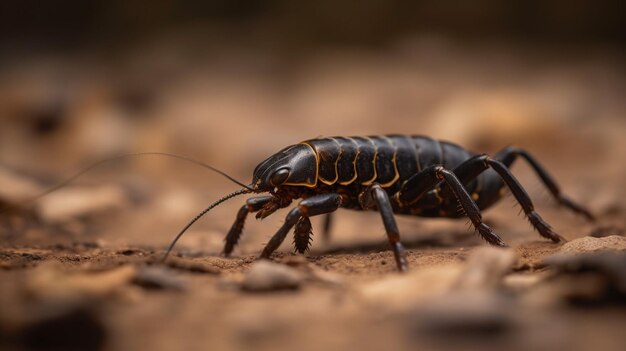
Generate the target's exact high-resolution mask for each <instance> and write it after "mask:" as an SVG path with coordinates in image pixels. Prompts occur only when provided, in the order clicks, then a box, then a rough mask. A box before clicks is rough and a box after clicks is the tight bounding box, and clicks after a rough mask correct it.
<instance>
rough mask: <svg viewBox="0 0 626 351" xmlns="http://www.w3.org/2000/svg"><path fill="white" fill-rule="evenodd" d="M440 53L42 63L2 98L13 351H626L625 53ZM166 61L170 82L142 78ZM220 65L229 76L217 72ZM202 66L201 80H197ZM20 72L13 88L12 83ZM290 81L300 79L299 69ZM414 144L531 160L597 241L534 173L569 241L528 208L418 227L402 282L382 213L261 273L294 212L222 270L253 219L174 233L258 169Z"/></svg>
mask: <svg viewBox="0 0 626 351" xmlns="http://www.w3.org/2000/svg"><path fill="white" fill-rule="evenodd" d="M568 50H569V51H567V50H566V51H561V50H559V51H556V50H551V49H550V48H519V47H518V48H511V47H502V46H498V45H495V46H490V45H484V46H480V47H472V48H468V47H466V46H463V45H459V44H458V43H457V44H455V43H449V42H446V41H441V40H436V39H433V38H426V39H422V40H417V39H415V40H405V41H401V42H398V43H396V44H394V45H390V46H389V47H388V48H386V49H385V50H382V51H377V52H369V51H339V52H336V51H324V52H320V53H315V54H314V55H311V56H310V58H308V59H306V60H299V61H297V62H290V61H288V60H287V59H286V58H284V57H274V56H272V55H269V54H268V53H266V52H259V51H257V50H256V49H255V48H248V47H246V48H240V47H233V48H229V49H228V50H224V52H222V53H220V54H219V55H214V54H213V52H212V51H210V50H207V51H206V52H201V53H199V54H198V55H195V53H194V55H191V54H190V53H184V54H181V53H180V51H179V48H176V47H173V48H172V47H168V46H164V47H161V46H159V47H151V46H150V45H147V46H146V47H144V48H140V49H137V50H136V52H131V53H128V54H126V55H125V56H123V57H117V60H116V61H115V63H113V64H112V63H110V62H103V60H100V59H97V58H93V57H80V58H76V57H40V58H37V59H33V60H30V61H20V62H13V63H12V64H11V65H8V66H5V69H4V72H3V79H2V80H1V81H0V92H1V94H0V96H2V99H1V100H0V109H1V110H2V111H3V113H2V116H4V117H2V119H1V120H0V121H1V123H2V127H1V129H0V203H2V205H3V210H2V213H1V214H0V268H1V269H0V281H1V282H2V283H1V284H0V340H1V341H0V348H2V349H3V350H4V349H6V350H13V349H15V350H35V349H59V350H70V349H80V350H171V349H189V350H198V349H204V350H235V349H255V350H275V349H296V348H297V349H299V350H309V349H311V350H319V349H327V350H330V349H348V348H351V349H355V350H370V349H371V350H380V349H479V348H480V349H502V348H507V349H570V350H590V349H593V350H623V349H624V347H626V346H625V345H626V335H624V332H623V331H624V325H625V324H626V309H625V306H624V302H626V260H625V255H626V254H625V253H624V251H626V238H625V237H624V230H625V228H626V220H625V215H624V213H625V211H626V200H625V199H626V192H625V190H624V189H625V188H626V187H625V186H626V182H625V179H626V166H624V164H625V161H626V160H625V158H624V155H625V154H626V139H625V138H624V135H625V134H624V132H625V131H626V103H625V102H624V91H626V75H625V74H624V73H625V72H624V66H623V62H624V60H623V59H624V58H623V55H621V54H620V53H616V52H612V51H610V50H606V49H603V48H597V49H595V48H594V49H593V50H587V49H585V50H582V49H576V48H572V49H568ZM146 53H151V54H153V57H157V58H159V59H158V60H157V59H155V60H153V61H150V62H149V63H146V62H144V61H142V60H141V59H140V58H141V57H144V55H145V54H146ZM208 53H211V55H213V56H210V57H209V56H208V55H209V54H208ZM190 57H193V59H191V58H190ZM6 67H8V68H6ZM285 67H288V68H289V69H285ZM383 133H406V134H427V135H431V136H434V137H438V138H443V139H447V140H451V141H454V142H457V143H459V144H461V145H464V146H466V147H468V148H470V149H472V150H474V151H476V152H495V151H497V150H498V149H500V148H502V147H504V146H506V145H509V144H515V145H517V146H519V147H523V148H525V149H527V150H529V151H530V152H531V153H532V154H534V155H535V156H536V157H537V158H538V159H539V160H540V161H541V162H542V164H544V165H545V166H546V168H547V169H548V170H549V171H550V172H551V173H552V174H553V175H554V177H555V178H556V179H557V181H558V183H559V184H560V185H561V187H562V189H563V191H564V193H566V194H568V196H570V197H571V198H572V199H575V200H576V201H577V202H578V203H580V204H584V205H585V206H587V207H588V208H589V209H590V210H591V211H592V212H593V213H594V215H595V216H596V217H597V219H596V221H595V222H593V223H592V222H589V221H587V220H585V219H584V218H582V217H580V216H576V215H575V214H572V213H570V212H569V211H567V210H566V209H563V208H559V207H558V206H557V205H556V204H555V201H554V200H553V199H552V198H551V197H550V194H549V193H548V192H547V191H546V189H545V187H543V185H542V184H541V182H540V181H539V179H538V177H537V176H536V174H534V173H533V172H532V170H531V169H530V167H528V165H526V164H524V163H523V162H521V161H518V162H517V163H516V164H515V165H514V167H513V171H514V173H515V174H516V176H518V178H519V179H520V181H521V183H522V184H524V186H525V187H526V189H527V190H528V192H529V194H530V196H531V197H532V199H533V201H534V203H535V205H536V207H537V209H538V212H539V213H540V214H541V216H542V217H543V218H544V219H546V221H548V222H549V223H550V224H551V225H552V226H553V228H554V229H555V230H556V231H557V232H558V233H560V234H561V235H562V236H564V237H565V238H567V239H568V240H569V242H568V243H565V244H554V243H552V242H550V241H547V240H545V239H543V238H541V237H540V236H539V235H538V234H537V233H536V232H533V230H532V228H531V226H530V225H529V224H528V222H527V221H526V220H525V219H524V218H523V215H519V214H518V211H519V207H515V205H514V200H513V198H512V197H511V196H508V197H506V198H504V199H503V200H502V201H500V202H499V203H498V204H497V205H496V206H494V207H493V208H492V209H489V210H487V211H485V213H484V218H485V220H486V222H487V223H489V224H490V225H491V226H492V227H493V228H494V229H495V231H496V232H497V233H499V234H500V235H501V236H502V238H503V239H504V240H505V241H506V242H507V243H508V244H509V245H510V248H508V249H495V248H490V247H488V244H486V243H485V242H483V241H482V240H481V239H480V238H479V237H478V236H477V235H475V234H473V232H472V231H471V230H468V229H467V223H466V222H465V220H459V221H454V220H447V219H424V218H413V217H399V218H398V222H399V226H400V230H401V235H402V241H403V242H404V244H405V246H406V247H407V255H408V260H409V264H410V270H409V272H408V273H406V274H400V273H398V272H396V269H395V264H394V260H393V255H392V253H391V251H390V250H389V249H388V244H387V242H386V238H385V236H384V234H383V233H384V231H383V226H382V223H381V222H380V218H379V215H378V214H377V213H374V212H372V213H369V212H368V213H360V212H350V211H346V210H340V211H338V213H337V215H336V216H335V221H334V223H333V226H332V228H331V229H332V230H331V231H332V233H331V234H332V235H331V239H330V240H329V241H328V242H327V241H325V240H323V239H322V236H321V234H320V232H321V229H320V228H321V226H322V222H321V220H320V219H317V218H316V219H314V220H313V225H314V242H313V246H312V248H311V251H310V252H309V253H307V254H306V255H304V256H302V255H297V254H293V253H292V243H291V238H288V239H287V240H286V242H285V244H284V245H283V246H282V247H281V248H280V249H279V250H278V252H277V253H276V254H275V255H274V257H273V262H274V263H275V264H274V265H272V264H266V263H261V264H259V261H257V260H256V257H257V256H258V254H259V253H260V251H261V249H262V245H263V244H264V243H265V242H266V241H267V240H268V238H269V237H270V236H271V235H272V234H273V233H274V232H275V230H276V229H277V228H278V226H279V225H280V223H282V220H283V219H284V216H285V215H286V211H285V210H282V211H279V212H277V213H276V214H274V215H273V216H272V217H270V218H268V219H266V220H264V221H255V220H254V219H253V218H250V219H249V220H248V222H247V224H246V228H245V232H244V236H243V238H242V240H241V242H240V245H239V246H238V247H237V248H236V250H235V253H234V257H232V258H223V257H221V256H220V251H221V249H222V245H223V237H224V235H225V234H226V233H227V231H228V229H229V227H230V225H231V224H232V221H233V220H234V217H235V214H236V212H237V210H238V209H239V207H240V206H241V204H242V203H243V201H244V198H243V197H240V198H237V199H234V200H230V201H229V202H226V203H224V204H223V205H222V206H220V207H218V208H216V209H215V210H213V211H212V212H211V213H209V214H208V215H207V216H206V217H205V218H204V219H203V220H202V221H200V222H198V223H197V224H196V225H195V226H194V227H192V229H191V230H190V231H189V232H188V233H187V234H186V235H185V236H184V237H183V238H182V239H181V241H180V242H179V244H178V245H177V246H176V248H175V249H174V254H173V257H171V260H169V261H168V263H166V264H162V263H160V262H159V258H160V257H161V255H162V254H163V252H164V248H166V247H167V245H168V244H169V242H170V241H171V239H172V238H173V236H174V235H175V234H176V233H177V231H178V230H179V229H180V228H181V227H182V226H183V225H184V224H185V223H186V222H187V221H188V220H190V219H191V218H193V216H194V215H195V214H196V213H197V212H199V211H200V210H201V209H202V208H204V207H206V205H207V204H208V203H210V202H212V201H213V200H214V199H217V198H219V197H220V196H223V195H225V194H227V193H229V192H232V191H234V190H236V189H237V186H236V185H234V184H231V183H229V182H228V181H227V180H225V179H223V178H221V177H219V176H218V175H215V174H213V173H207V172H206V171H205V170H203V169H201V168H198V167H195V166H193V165H189V164H187V163H185V162H180V161H177V160H169V159H163V158H159V157H152V156H145V157H140V158H135V159H127V160H123V161H115V162H111V163H109V164H106V165H102V166H101V167H97V168H95V169H93V170H91V171H90V172H89V173H87V174H85V175H84V176H83V177H81V178H79V179H78V180H76V181H75V182H73V183H71V184H69V185H68V186H67V187H65V188H63V189H60V190H58V191H56V192H54V193H51V194H49V195H47V196H45V197H42V198H41V199H38V200H37V201H35V202H30V201H29V200H30V199H31V198H33V197H34V196H36V195H37V194H39V193H41V192H42V191H44V190H45V189H47V188H48V187H50V186H52V185H54V184H56V183H58V182H59V181H61V180H63V179H65V177H67V176H69V175H71V174H72V172H73V171H75V170H77V169H80V168H81V167H82V166H84V165H88V164H90V163H92V162H94V161H96V160H100V159H103V158H106V157H111V156H114V155H119V154H123V153H128V152H145V151H167V152H175V153H178V154H183V155H186V156H190V157H194V158H197V159H201V160H203V161H206V162H208V163H210V164H211V165H214V166H216V167H219V168H220V169H223V170H224V171H226V172H229V173H231V174H232V175H233V176H234V177H235V178H237V179H241V180H242V181H244V182H246V181H248V180H249V179H250V177H251V173H252V170H253V168H254V166H255V165H256V164H257V163H258V162H260V161H261V160H263V159H264V158H265V157H267V156H269V155H271V154H272V153H273V152H276V151H277V150H279V149H281V148H283V147H284V146H286V145H289V144H291V143H296V142H298V141H300V140H304V139H307V138H313V137H317V136H333V135H359V134H366V135H367V134H383Z"/></svg>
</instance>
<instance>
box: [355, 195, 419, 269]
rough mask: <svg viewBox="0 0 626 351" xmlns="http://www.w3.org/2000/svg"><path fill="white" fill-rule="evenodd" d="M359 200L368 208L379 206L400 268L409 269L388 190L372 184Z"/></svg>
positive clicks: (362, 205) (364, 207)
mask: <svg viewBox="0 0 626 351" xmlns="http://www.w3.org/2000/svg"><path fill="white" fill-rule="evenodd" d="M359 201H360V202H361V207H363V209H368V208H370V207H371V206H372V205H376V207H377V208H378V212H380V216H381V217H382V219H383V224H384V225H385V231H387V237H388V238H389V243H390V244H391V248H392V249H393V255H394V257H395V260H396V265H397V267H398V270H399V271H401V272H405V271H406V270H407V269H408V262H407V259H406V252H405V250H404V247H403V246H402V243H401V242H400V231H399V230H398V225H397V224H396V219H395V218H394V216H393V208H392V207H391V202H390V201H389V196H388V195H387V192H385V190H383V188H382V187H381V186H380V185H379V184H372V185H370V186H368V187H367V189H365V191H363V193H362V194H361V195H360V196H359Z"/></svg>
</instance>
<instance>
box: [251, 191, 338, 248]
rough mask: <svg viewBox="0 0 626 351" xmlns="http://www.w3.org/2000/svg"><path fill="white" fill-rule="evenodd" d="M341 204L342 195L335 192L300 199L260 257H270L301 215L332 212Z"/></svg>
mask: <svg viewBox="0 0 626 351" xmlns="http://www.w3.org/2000/svg"><path fill="white" fill-rule="evenodd" d="M340 205H341V196H340V195H339V194H334V193H330V194H320V195H315V196H312V197H309V198H307V199H304V200H302V201H300V203H299V204H298V206H297V207H295V208H293V209H292V210H291V211H289V213H288V214H287V217H286V218H285V223H283V225H282V226H281V227H280V229H278V231H277V232H276V234H274V236H272V238H271V239H270V241H269V242H268V243H267V245H266V246H265V248H264V249H263V252H261V256H260V258H269V257H270V256H271V255H272V253H273V252H274V251H276V249H278V247H279V246H280V244H282V242H283V241H284V240H285V237H286V236H287V234H288V233H289V231H290V230H291V228H293V226H294V225H296V223H297V222H298V220H300V218H301V217H311V216H317V215H321V214H325V213H330V212H333V211H335V210H337V209H338V208H339V206H340Z"/></svg>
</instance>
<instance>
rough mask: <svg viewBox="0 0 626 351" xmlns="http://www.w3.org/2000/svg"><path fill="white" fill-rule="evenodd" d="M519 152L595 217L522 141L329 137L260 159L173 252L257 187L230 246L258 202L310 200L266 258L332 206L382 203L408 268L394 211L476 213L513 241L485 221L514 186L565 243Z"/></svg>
mask: <svg viewBox="0 0 626 351" xmlns="http://www.w3.org/2000/svg"><path fill="white" fill-rule="evenodd" d="M518 157H521V158H523V159H525V160H526V161H527V162H528V163H529V164H530V166H531V167H532V168H533V169H534V170H535V172H537V174H538V175H539V177H540V178H541V180H542V182H543V183H544V184H545V185H546V187H547V188H548V190H549V191H550V193H551V194H552V195H553V196H554V197H555V199H556V200H557V201H558V202H559V204H561V205H563V206H565V207H567V208H569V209H570V210H572V211H574V212H576V213H578V214H581V215H583V216H585V217H586V218H587V219H589V220H593V216H592V215H591V213H590V212H589V211H587V210H586V209H585V208H584V207H582V206H580V205H578V204H576V203H574V202H573V201H572V200H570V199H569V198H567V197H566V196H565V195H563V194H562V193H561V191H560V189H559V187H558V186H557V185H556V182H555V181H554V180H553V178H552V177H551V176H550V175H549V174H548V172H547V171H546V170H545V169H544V168H543V167H542V166H541V165H540V164H539V163H538V162H537V161H536V160H535V158H534V157H532V156H531V155H530V154H529V153H528V152H526V151H524V150H522V149H518V148H514V147H507V148H505V149H503V150H502V151H500V152H498V153H496V154H495V155H494V156H493V157H490V156H488V155H486V154H474V153H471V152H469V151H467V150H465V149H464V148H462V147H460V146H458V145H456V144H453V143H450V142H446V141H438V140H435V139H432V138H429V137H425V136H407V135H385V136H367V137H333V138H320V139H312V140H307V141H303V142H301V143H299V144H295V145H292V146H289V147H286V148H284V149H282V150H280V151H279V152H278V153H276V154H274V155H272V156H270V157H269V158H268V159H266V160H265V161H263V162H261V163H260V164H259V165H258V166H257V167H256V168H255V169H254V173H253V177H252V183H251V184H249V185H244V184H242V183H240V182H237V181H235V182H236V183H238V184H239V185H241V186H243V189H241V190H239V191H236V192H234V193H231V194H229V195H226V196H225V197H223V198H221V199H219V200H218V201H216V202H215V203H213V204H211V205H210V206H209V207H208V208H206V209H205V210H204V211H202V212H201V213H200V214H198V215H197V216H196V217H195V218H194V219H193V220H192V221H191V222H189V223H188V224H187V225H186V226H185V227H184V228H183V229H182V230H181V231H180V233H179V234H178V235H177V236H176V238H175V239H174V240H173V242H172V244H171V245H170V246H169V248H168V250H167V252H166V254H165V256H164V258H163V259H164V260H165V259H166V258H167V255H168V254H169V253H170V251H171V250H172V248H173V247H174V245H175V244H176V242H177V241H178V239H179V238H180V237H181V236H182V235H183V233H185V231H186V230H187V229H188V228H189V227H190V226H191V225H192V224H193V223H195V222H196V221H197V220H198V219H200V217H202V216H203V215H204V214H206V213H207V212H209V211H210V210H211V209H212V208H214V207H215V206H217V205H219V204H221V203H222V202H224V201H226V200H228V199H230V198H232V197H235V196H238V195H242V194H248V193H256V194H260V193H269V195H262V196H257V197H253V198H250V199H248V200H247V201H246V204H245V205H243V206H242V207H241V209H240V210H239V212H238V213H237V217H236V219H235V222H234V223H233V225H232V227H231V229H230V231H229V232H228V234H227V235H226V239H225V245H224V254H225V255H226V256H229V255H230V254H231V253H232V251H233V248H234V247H235V245H236V244H237V242H238V241H239V238H240V236H241V233H242V230H243V225H244V222H245V220H246V217H247V215H248V213H254V212H256V217H257V218H265V217H267V216H269V215H271V214H272V213H274V212H275V211H276V210H278V209H280V208H284V207H287V206H289V205H290V204H291V203H292V201H293V200H295V199H303V200H302V201H300V202H299V204H298V205H297V206H296V207H294V208H293V209H292V210H291V211H289V213H288V214H287V217H286V220H285V222H284V224H283V225H282V226H281V227H280V229H278V231H277V232H276V234H274V236H273V237H272V238H271V239H270V241H269V242H268V243H267V245H266V246H265V248H264V249H263V252H262V253H261V255H260V257H261V258H269V257H270V256H271V254H272V253H273V252H274V251H275V250H276V249H277V248H278V247H279V246H280V244H281V243H282V242H283V241H284V239H285V237H286V236H287V234H288V233H289V231H290V230H291V229H292V228H294V227H295V233H294V234H295V236H294V238H295V239H294V243H295V247H296V250H297V251H298V252H300V253H304V252H305V251H306V250H307V249H308V247H309V242H310V239H311V222H310V220H309V217H311V216H317V215H321V214H330V213H331V212H334V211H335V210H337V209H338V208H340V207H341V208H347V209H352V210H368V209H372V210H378V211H379V212H380V214H381V217H382V221H383V224H384V226H385V230H386V232H387V236H388V238H389V242H390V244H391V247H392V249H393V253H394V256H395V260H396V264H397V267H398V269H399V270H400V271H405V270H406V269H407V267H408V266H407V260H406V254H405V251H404V248H403V246H402V243H401V242H400V235H399V231H398V227H397V225H396V221H395V218H394V213H396V214H406V215H415V216H421V217H448V218H458V217H462V216H467V217H469V219H470V221H471V223H472V225H473V226H474V228H475V229H476V231H477V232H478V233H479V234H480V236H481V237H482V238H483V239H485V240H486V241H487V242H488V243H489V244H491V245H495V246H505V243H504V242H503V241H502V239H500V237H499V236H498V235H497V234H496V233H494V232H493V230H492V229H491V228H490V227H489V226H488V225H487V224H485V223H484V222H483V221H482V217H481V213H480V211H481V210H484V209H486V208H488V207H490V206H491V205H493V204H494V203H495V202H496V201H498V199H500V197H501V196H502V193H503V191H502V190H503V189H504V188H505V186H506V187H508V188H509V189H510V191H511V192H512V194H513V196H514V197H515V199H516V200H517V202H518V203H519V204H520V205H521V207H522V210H523V211H524V213H525V215H526V217H527V218H528V220H529V221H530V223H531V224H532V226H533V227H534V228H535V229H536V230H537V231H538V232H539V234H540V235H541V236H543V237H545V238H548V239H550V240H552V241H553V242H556V243H558V242H561V241H564V240H565V239H564V238H563V237H561V236H560V235H558V234H557V233H555V232H554V231H553V230H552V228H551V227H550V226H549V225H548V224H547V223H546V222H545V221H544V220H543V219H542V218H541V217H540V216H539V214H538V213H537V212H536V211H535V208H534V206H533V204H532V202H531V200H530V198H529V196H528V194H527V193H526V191H525V190H524V188H523V187H522V186H521V185H520V183H519V182H518V181H517V179H516V178H515V177H514V176H513V174H511V172H510V171H509V167H510V166H511V164H512V163H513V162H514V161H515V160H516V159H517V158H518ZM196 163H198V162H196ZM220 173H221V172H220ZM222 174H223V173H222ZM229 178H230V177H229ZM230 179H231V180H233V179H232V178H230ZM459 205H460V207H459ZM327 223H328V222H327Z"/></svg>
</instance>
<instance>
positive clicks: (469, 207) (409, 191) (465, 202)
mask: <svg viewBox="0 0 626 351" xmlns="http://www.w3.org/2000/svg"><path fill="white" fill-rule="evenodd" d="M442 180H443V181H444V182H445V184H447V185H448V187H449V188H450V190H451V191H452V193H453V195H454V196H455V198H456V199H457V201H458V202H459V204H460V205H461V208H462V209H463V211H464V213H465V214H466V215H467V217H468V218H469V219H470V221H471V222H472V224H473V225H474V228H476V230H477V231H478V233H480V235H481V236H482V237H483V239H485V240H486V241H487V242H488V243H489V244H491V245H495V246H506V244H505V243H504V241H502V239H501V238H500V237H499V236H498V235H497V234H496V233H494V232H493V230H492V229H491V228H490V227H489V226H488V225H487V224H485V223H484V222H483V220H482V215H481V214H480V209H479V208H478V206H477V205H476V203H475V202H474V200H472V198H471V197H470V195H469V194H468V193H467V190H465V187H463V185H462V184H461V182H460V181H459V179H458V178H457V177H456V176H455V175H454V173H452V172H451V171H449V170H446V169H445V168H443V167H441V166H437V165H434V166H430V167H428V168H425V169H423V170H422V171H420V172H418V173H417V174H415V175H414V176H412V177H411V178H409V179H408V180H407V181H406V182H405V183H404V184H403V185H402V188H401V189H400V191H399V192H397V193H396V195H395V196H394V198H395V200H396V201H397V202H398V203H399V204H400V205H401V206H406V205H409V204H412V203H414V202H416V201H418V200H419V199H420V198H422V197H423V196H424V194H426V192H428V191H429V190H432V189H433V188H435V186H436V185H437V184H438V183H440V182H441V181H442ZM435 191H439V190H435Z"/></svg>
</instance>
